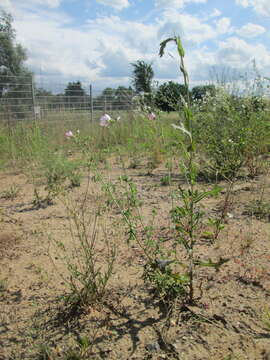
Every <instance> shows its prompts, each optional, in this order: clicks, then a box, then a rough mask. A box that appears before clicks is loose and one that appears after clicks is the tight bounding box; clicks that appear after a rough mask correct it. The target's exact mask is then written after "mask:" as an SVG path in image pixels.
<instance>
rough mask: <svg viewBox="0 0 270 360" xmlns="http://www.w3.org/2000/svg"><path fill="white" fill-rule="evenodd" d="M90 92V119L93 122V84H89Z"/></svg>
mask: <svg viewBox="0 0 270 360" xmlns="http://www.w3.org/2000/svg"><path fill="white" fill-rule="evenodd" d="M89 94H90V119H91V122H93V89H92V84H90V86H89Z"/></svg>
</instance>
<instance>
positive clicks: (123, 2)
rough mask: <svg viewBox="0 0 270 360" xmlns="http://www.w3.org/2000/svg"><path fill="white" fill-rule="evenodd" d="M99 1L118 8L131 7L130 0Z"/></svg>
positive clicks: (98, 0)
mask: <svg viewBox="0 0 270 360" xmlns="http://www.w3.org/2000/svg"><path fill="white" fill-rule="evenodd" d="M97 2H98V3H100V4H102V5H106V6H110V7H112V8H114V9H116V10H123V9H125V8H127V7H129V5H130V4H129V1H128V0H97Z"/></svg>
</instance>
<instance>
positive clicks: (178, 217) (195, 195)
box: [159, 36, 227, 303]
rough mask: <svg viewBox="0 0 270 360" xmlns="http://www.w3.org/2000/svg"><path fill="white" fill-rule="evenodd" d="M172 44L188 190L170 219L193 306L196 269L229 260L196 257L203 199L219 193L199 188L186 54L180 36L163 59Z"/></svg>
mask: <svg viewBox="0 0 270 360" xmlns="http://www.w3.org/2000/svg"><path fill="white" fill-rule="evenodd" d="M169 42H173V43H175V44H176V46H177V51H178V55H179V57H180V72H181V73H182V75H183V79H184V86H185V89H186V96H185V98H184V97H182V102H183V115H184V121H183V122H182V121H180V122H179V124H177V125H175V124H173V127H174V128H175V129H178V130H180V131H181V132H182V133H183V134H184V136H185V140H184V141H182V137H181V138H179V141H180V144H181V148H182V153H183V160H182V163H181V168H182V169H183V171H184V174H185V178H186V183H187V186H186V187H185V188H184V187H182V186H179V191H178V198H179V205H177V206H176V207H174V208H173V209H172V210H171V218H172V221H173V223H174V224H175V229H176V232H177V236H176V243H177V244H179V245H181V246H183V247H184V249H185V251H186V255H187V259H188V264H187V267H188V270H187V273H186V274H185V275H186V276H185V277H184V279H185V284H186V287H187V296H188V300H189V302H190V303H193V302H194V279H195V271H196V267H197V266H209V267H214V268H215V269H219V267H220V266H221V265H222V264H223V263H224V262H225V261H227V260H224V259H220V260H219V261H218V262H216V263H214V262H213V261H211V260H208V261H207V262H205V261H202V260H200V259H199V258H196V257H195V246H196V243H197V239H198V231H197V230H198V229H199V227H200V224H201V221H202V218H203V215H204V213H203V211H202V210H201V208H200V205H199V204H200V202H201V201H202V200H203V199H204V198H206V197H208V196H210V195H213V194H216V193H217V191H218V190H217V189H216V188H215V189H213V190H212V191H199V190H198V189H197V168H196V162H195V155H196V143H195V140H194V136H193V113H192V109H191V101H190V91H189V76H188V72H187V70H186V67H185V63H184V57H185V51H184V48H183V45H182V41H181V39H180V37H179V36H175V37H173V38H168V39H166V40H164V41H162V42H161V44H160V51H159V55H160V57H162V56H163V55H164V52H165V48H166V46H167V44H168V43H169Z"/></svg>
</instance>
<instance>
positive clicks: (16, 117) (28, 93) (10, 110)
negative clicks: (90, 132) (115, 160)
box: [0, 76, 135, 122]
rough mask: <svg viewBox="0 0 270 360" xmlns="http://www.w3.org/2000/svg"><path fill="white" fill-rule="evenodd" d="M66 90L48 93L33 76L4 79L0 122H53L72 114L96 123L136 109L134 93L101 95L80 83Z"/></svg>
mask: <svg viewBox="0 0 270 360" xmlns="http://www.w3.org/2000/svg"><path fill="white" fill-rule="evenodd" d="M52 87H53V84H50V88H52ZM62 89H63V90H62V91H60V92H58V93H55V91H48V90H46V89H44V88H43V87H38V86H37V84H35V82H34V79H33V77H29V76H28V77H25V76H0V121H8V122H9V121H20V120H27V119H32V120H33V119H35V120H42V119H43V120H53V119H59V117H61V116H65V115H68V114H73V115H79V116H80V117H84V118H86V119H88V120H89V121H94V120H96V119H97V118H98V116H99V114H100V113H101V112H112V111H121V110H132V108H133V97H134V95H135V94H134V92H133V90H132V89H126V88H121V87H119V88H118V89H110V88H107V89H105V90H103V91H102V92H100V91H96V90H95V88H94V87H93V85H92V84H89V85H84V86H82V84H81V83H80V82H79V81H77V82H69V83H68V84H66V87H65V88H64V87H62Z"/></svg>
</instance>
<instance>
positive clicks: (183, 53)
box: [175, 36, 185, 71]
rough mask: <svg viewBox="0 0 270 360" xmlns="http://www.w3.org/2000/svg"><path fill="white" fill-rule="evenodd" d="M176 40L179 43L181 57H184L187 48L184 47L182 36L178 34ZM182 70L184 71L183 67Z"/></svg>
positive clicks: (178, 48)
mask: <svg viewBox="0 0 270 360" xmlns="http://www.w3.org/2000/svg"><path fill="white" fill-rule="evenodd" d="M175 40H176V44H177V50H178V54H179V55H180V56H181V57H184V56H185V50H184V48H183V45H182V41H181V39H180V37H179V36H177V37H176V39H175ZM181 71H182V69H181Z"/></svg>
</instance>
